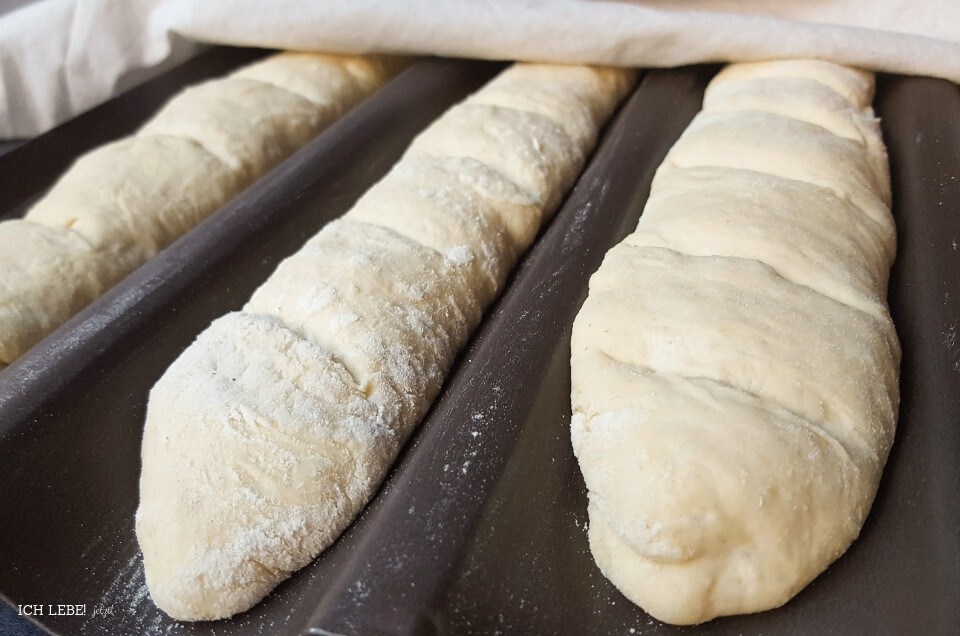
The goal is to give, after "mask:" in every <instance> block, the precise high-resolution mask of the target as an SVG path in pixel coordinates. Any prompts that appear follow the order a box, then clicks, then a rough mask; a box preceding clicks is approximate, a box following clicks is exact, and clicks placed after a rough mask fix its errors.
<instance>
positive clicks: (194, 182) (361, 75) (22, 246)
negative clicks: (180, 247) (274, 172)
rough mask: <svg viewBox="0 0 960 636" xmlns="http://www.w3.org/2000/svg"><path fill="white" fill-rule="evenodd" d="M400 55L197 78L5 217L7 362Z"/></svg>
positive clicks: (278, 61)
mask: <svg viewBox="0 0 960 636" xmlns="http://www.w3.org/2000/svg"><path fill="white" fill-rule="evenodd" d="M401 64H402V62H400V61H399V60H394V59H391V58H386V57H377V56H369V57H351V56H339V55H322V54H313V53H281V54H278V55H273V56H271V57H268V58H266V59H264V60H261V61H258V62H255V63H253V64H251V65H249V66H247V67H245V68H242V69H240V70H238V71H236V72H234V73H232V74H230V75H229V76H227V77H225V78H221V79H215V80H211V81H208V82H204V83H202V84H199V85H197V86H194V87H191V88H188V89H186V90H184V91H183V92H182V93H180V94H179V95H177V96H176V97H174V98H173V99H172V100H170V102H169V103H168V104H167V105H166V106H164V107H163V108H162V109H161V110H160V112H158V113H157V114H156V115H155V116H154V117H153V118H152V119H151V120H150V121H149V122H147V124H146V125H144V126H143V128H141V130H140V131H139V132H137V133H136V134H135V135H133V136H131V137H126V138H124V139H121V140H119V141H116V142H113V143H110V144H107V145H104V146H101V147H100V148H97V149H95V150H92V151H90V152H89V153H87V154H86V155H84V156H82V157H80V158H79V159H78V160H77V161H76V162H75V163H74V165H73V166H72V167H71V168H70V169H69V170H68V171H67V172H66V173H65V174H64V175H63V177H61V178H60V180H59V181H58V182H57V183H56V185H54V186H53V188H52V189H51V190H50V192H48V193H47V194H46V196H44V197H43V198H42V199H41V200H40V201H38V202H37V203H36V204H35V205H34V206H33V207H32V208H31V209H30V210H29V211H28V212H27V214H26V216H25V218H24V220H17V221H7V222H3V223H0V272H3V277H2V279H0V369H2V368H3V367H4V366H6V365H8V364H9V363H11V362H13V361H14V360H15V359H16V358H18V357H19V356H21V355H22V354H23V353H24V352H25V351H26V350H27V349H29V348H30V347H31V346H33V345H34V344H36V343H37V342H38V341H39V340H40V339H42V338H43V337H44V336H45V335H47V334H48V333H50V332H51V331H53V330H54V329H56V328H57V327H58V326H60V325H61V324H63V323H64V322H66V320H67V319H69V318H70V317H71V316H73V315H74V314H76V313H77V312H78V311H80V310H81V309H82V308H83V307H85V306H86V305H88V304H89V303H90V302H92V301H93V300H94V299H95V298H97V297H98V296H100V295H101V294H103V293H104V292H105V291H106V290H107V289H109V288H110V287H111V286H113V285H114V284H115V283H117V282H118V281H119V280H120V279H122V278H123V277H125V276H126V275H127V274H129V273H130V272H132V271H133V270H134V269H136V268H137V267H139V266H140V265H142V264H143V263H145V262H146V261H148V260H149V259H151V258H152V257H153V256H155V255H156V254H157V253H158V252H159V251H160V250H162V249H163V248H164V247H166V246H167V245H169V244H170V243H172V242H173V241H174V240H176V239H177V238H179V237H180V236H182V235H183V234H185V233H186V232H187V231H188V230H190V229H191V228H192V227H193V226H194V225H196V224H197V223H199V222H200V221H201V220H203V219H204V218H205V217H206V216H208V215H209V214H210V213H211V212H213V211H215V210H216V209H218V208H219V207H220V206H221V205H223V204H224V203H226V202H227V201H228V200H230V199H231V198H233V197H234V196H235V195H236V194H237V193H238V192H240V191H241V190H242V189H244V188H246V187H247V186H248V185H250V184H251V183H252V182H253V181H255V180H256V179H257V178H259V177H261V176H262V175H263V174H265V173H266V172H267V171H269V170H270V169H271V168H273V167H274V166H276V165H277V164H278V163H279V162H281V161H282V160H283V159H285V158H286V157H288V156H289V155H291V154H292V153H293V152H294V151H295V150H297V149H298V148H299V147H301V146H303V145H304V144H305V143H306V142H307V141H309V140H310V139H311V138H313V137H314V136H315V135H317V134H318V133H319V132H320V131H322V130H323V129H324V128H326V127H327V126H329V125H330V124H331V123H333V122H334V121H335V120H336V119H337V118H338V117H339V116H340V115H341V114H343V113H344V112H345V111H346V110H347V109H349V108H350V107H351V106H353V105H354V104H356V103H358V102H359V101H361V100H362V99H363V98H365V97H366V96H367V95H370V94H371V93H372V92H373V91H375V90H376V89H377V87H378V86H380V85H381V84H382V83H383V82H385V81H386V79H387V78H388V77H389V75H390V74H391V73H393V72H394V71H395V70H397V69H398V68H399V66H400V65H401Z"/></svg>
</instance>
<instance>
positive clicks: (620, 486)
mask: <svg viewBox="0 0 960 636" xmlns="http://www.w3.org/2000/svg"><path fill="white" fill-rule="evenodd" d="M871 96H872V78H871V77H870V76H869V75H868V74H866V73H862V72H860V71H854V70H852V69H845V68H843V67H839V66H835V65H831V64H827V63H824V62H803V61H790V62H767V63H751V64H742V65H738V64H735V65H731V66H728V67H727V68H726V69H724V70H723V71H721V72H720V73H719V74H718V75H717V77H716V78H715V79H714V80H713V82H712V83H711V85H710V86H709V87H708V89H707V91H706V97H705V101H704V110H703V112H702V113H701V114H699V115H698V116H697V117H696V118H695V119H694V121H693V122H692V123H691V125H690V126H689V128H688V129H687V131H685V132H684V134H683V135H682V136H681V137H680V139H679V140H678V142H677V143H676V145H675V146H674V147H673V148H672V149H671V151H670V152H669V153H668V154H667V157H666V159H665V160H664V163H663V164H662V165H661V167H660V169H659V170H658V172H657V174H656V176H655V178H654V181H653V185H652V187H651V193H650V197H649V200H648V202H647V205H646V208H645V209H644V213H643V216H642V217H641V220H640V223H639V224H638V226H637V229H636V231H635V232H634V233H633V234H631V235H630V236H628V237H627V238H626V239H625V240H624V241H623V242H621V243H620V244H619V245H617V246H615V247H614V248H612V249H611V250H610V251H609V252H608V253H607V255H606V257H605V258H604V261H603V264H602V265H601V267H600V269H599V270H598V271H597V272H596V273H595V274H594V275H593V277H592V278H591V280H590V288H589V294H588V297H587V300H586V302H585V303H584V305H583V307H582V309H581V311H580V313H579V314H578V316H577V318H576V321H575V323H574V328H573V334H572V340H571V372H572V392H571V401H572V406H573V417H572V420H571V437H572V441H573V448H574V451H575V454H576V456H577V458H578V461H579V463H580V467H581V470H582V472H583V475H584V479H585V481H586V485H587V488H588V491H589V507H588V511H589V517H590V527H589V528H590V529H589V539H590V547H591V551H592V552H593V555H594V557H595V559H596V562H597V565H598V566H599V567H600V569H601V571H602V572H603V573H604V575H605V576H606V577H607V578H608V579H610V580H611V581H612V582H613V583H614V584H615V585H616V586H617V587H618V588H619V589H620V591H621V592H623V593H624V595H626V596H627V598H629V599H630V600H631V601H633V602H634V603H636V604H638V605H640V606H641V607H642V608H643V609H645V610H646V611H647V612H649V613H650V614H651V615H653V616H654V617H656V618H659V619H660V620H663V621H666V622H670V623H678V624H690V623H699V622H703V621H706V620H710V619H711V618H714V617H716V616H723V615H728V614H737V613H749V612H757V611H761V610H764V609H770V608H773V607H777V606H779V605H782V604H783V603H785V602H786V601H788V600H789V599H790V598H791V597H793V596H794V595H795V594H796V593H797V592H798V591H799V590H800V589H802V588H803V587H804V586H805V585H806V584H807V583H809V582H810V581H811V580H812V579H813V578H814V577H816V576H817V575H818V574H819V573H820V572H822V571H823V570H824V569H825V568H826V567H827V566H828V565H829V564H830V563H831V562H833V561H834V560H835V559H836V558H838V557H839V556H840V555H841V554H842V553H843V552H844V551H845V550H846V549H847V547H848V546H849V545H850V543H851V542H852V541H853V540H854V539H855V538H856V537H857V535H858V534H859V532H860V528H861V526H862V525H863V521H864V519H865V517H866V515H867V513H868V512H869V509H870V505H871V503H872V501H873V497H874V494H875V492H876V489H877V485H878V483H879V480H880V475H881V471H882V470H883V466H884V463H885V462H886V458H887V454H888V452H889V450H890V446H891V444H892V442H893V435H894V429H895V426H896V418H897V409H898V405H899V387H898V375H899V360H900V349H899V343H898V340H897V336H896V332H895V331H894V328H893V323H892V321H891V319H890V316H889V312H888V311H887V307H886V292H887V280H888V275H889V269H890V265H891V263H892V260H893V257H894V254H895V251H896V244H895V230H894V224H893V219H892V217H891V215H890V210H889V201H890V192H889V174H888V168H887V159H886V153H885V150H884V148H883V145H882V143H881V141H880V138H879V132H878V129H877V126H876V120H875V118H874V117H873V113H872V111H871V110H870V108H869V102H870V99H871Z"/></svg>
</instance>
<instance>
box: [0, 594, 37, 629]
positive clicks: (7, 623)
mask: <svg viewBox="0 0 960 636" xmlns="http://www.w3.org/2000/svg"><path fill="white" fill-rule="evenodd" d="M0 636H45V634H44V632H43V630H41V629H38V628H37V627H36V626H35V625H34V624H33V623H31V622H30V621H28V620H27V619H25V618H23V617H22V616H18V615H17V610H16V608H13V607H10V606H9V605H7V604H6V603H4V602H3V601H0Z"/></svg>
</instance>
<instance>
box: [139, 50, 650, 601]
mask: <svg viewBox="0 0 960 636" xmlns="http://www.w3.org/2000/svg"><path fill="white" fill-rule="evenodd" d="M632 81H633V74H632V73H631V72H630V71H625V70H613V69H604V68H592V67H582V66H578V67H573V66H569V67H568V66H548V65H536V64H518V65H515V66H513V67H511V68H510V69H508V70H506V71H504V72H503V73H502V74H500V75H499V76H498V77H497V78H495V79H494V80H493V81H492V82H490V83H489V84H488V85H487V86H485V87H484V88H482V89H481V90H480V91H478V92H477V93H475V94H474V95H472V96H470V97H469V98H467V99H466V100H465V101H464V102H462V103H461V104H459V105H457V106H454V107H453V108H451V109H450V110H449V111H447V113H446V114H444V115H443V116H442V117H441V118H440V119H439V120H438V121H437V122H435V123H434V124H433V125H431V126H430V127H428V128H427V129H426V130H425V131H424V132H423V133H422V134H421V135H420V136H419V137H418V138H417V139H415V140H414V142H413V143H412V145H411V146H410V148H409V150H408V151H407V153H406V154H405V156H404V157H403V158H402V159H401V160H400V162H399V163H398V164H397V165H396V166H394V168H393V169H392V170H391V171H390V173H388V174H387V176H386V177H384V178H383V180H381V181H380V182H379V183H378V184H376V185H375V186H374V187H373V188H371V189H370V190H369V191H368V192H367V193H366V194H365V195H364V196H363V197H361V198H360V200H359V201H358V202H357V203H356V205H355V206H354V207H353V208H352V209H351V210H350V212H348V213H347V214H346V215H345V217H344V218H343V219H340V220H337V221H334V222H333V223H330V224H329V225H327V226H326V227H325V228H324V229H323V230H322V231H320V232H319V233H318V234H316V235H315V236H314V237H313V238H311V239H310V240H309V241H307V243H306V244H305V245H304V246H303V248H302V249H300V250H299V251H298V252H296V253H295V254H293V255H292V256H290V257H289V258H287V259H286V260H285V261H283V262H282V263H281V264H280V266H279V267H278V268H277V270H276V271H275V272H274V273H273V274H272V275H271V276H270V278H269V279H267V281H266V282H265V283H264V284H263V285H262V286H261V287H260V288H259V289H258V290H257V291H256V292H255V293H254V294H253V296H252V298H251V299H250V301H249V302H248V303H247V304H246V306H245V307H244V308H243V310H242V311H239V312H234V313H231V314H227V315H226V316H224V317H222V318H220V319H219V320H217V321H215V322H214V323H213V324H212V325H211V326H210V327H209V328H208V329H207V330H206V331H204V332H203V333H201V334H200V336H199V337H198V338H197V340H196V342H194V343H193V344H192V345H191V346H190V347H188V348H187V349H186V350H185V351H184V352H183V354H181V356H180V357H179V358H178V359H177V360H176V361H175V362H174V363H173V364H172V365H171V366H170V368H169V369H168V370H167V372H166V373H165V374H164V375H163V377H162V378H160V380H159V381H158V382H157V384H156V385H155V386H154V388H153V390H152V392H151V394H150V401H149V404H148V407H147V420H146V427H145V430H144V437H143V472H142V475H141V480H140V506H139V508H138V510H137V517H136V530H137V537H138V539H139V542H140V547H141V549H142V550H143V562H144V569H145V571H146V579H147V585H148V587H149V589H150V595H151V596H152V598H153V600H154V602H155V603H156V605H157V606H158V607H159V608H160V609H162V610H163V611H165V612H167V613H168V614H170V615H171V616H173V617H174V618H178V619H182V620H205V619H216V618H223V617H226V616H231V615H233V614H236V613H238V612H242V611H244V610H246V609H248V608H250V607H251V606H253V605H254V604H255V603H257V602H258V601H260V600H261V599H262V598H263V597H264V596H266V595H267V594H268V593H269V592H270V590H272V589H273V588H274V587H275V586H276V585H277V584H278V583H279V582H281V581H282V580H284V579H286V578H287V577H289V576H290V574H291V573H292V572H293V571H295V570H297V569H299V568H301V567H303V566H305V565H306V564H307V563H309V562H310V561H311V560H313V559H314V558H315V557H316V556H317V555H318V554H319V553H320V552H321V551H323V550H324V549H325V548H326V547H327V546H329V545H330V544H331V543H332V542H333V541H334V540H335V539H336V538H337V536H339V534H340V533H341V532H342V531H343V529H344V528H345V527H346V526H347V525H348V524H349V523H350V522H351V521H352V520H353V518H354V517H355V516H356V515H357V514H358V513H359V512H360V510H361V509H362V508H363V507H364V506H365V505H366V503H367V501H368V500H369V499H370V497H372V496H373V493H374V492H375V490H376V488H377V486H378V485H379V483H380V481H381V480H382V479H383V477H384V475H385V474H386V472H387V470H388V469H389V467H390V466H391V464H392V463H393V461H394V459H395V458H396V456H397V453H398V452H399V450H400V448H401V446H402V444H403V443H404V441H405V440H406V438H407V436H408V435H409V434H410V432H411V431H412V430H413V428H414V427H415V426H416V425H417V424H418V423H419V421H420V419H421V418H422V417H423V416H424V414H425V413H426V411H427V409H428V408H429V407H430V404H431V403H432V401H433V399H434V398H435V397H436V395H437V393H438V392H439V390H440V386H441V384H442V383H443V380H444V377H445V376H446V374H447V371H448V370H449V368H450V365H451V364H452V362H453V359H454V357H455V355H456V353H457V351H458V350H459V349H460V348H461V347H462V346H463V345H464V344H465V343H466V341H467V338H468V337H469V336H470V333H471V331H472V330H473V329H474V328H475V327H476V326H477V324H478V323H479V322H480V319H481V316H482V314H483V310H484V308H485V307H486V306H487V305H488V304H489V303H490V302H491V301H492V300H493V299H494V298H495V297H496V295H497V293H498V291H499V290H500V288H501V287H502V286H503V284H504V281H505V280H506V278H507V275H508V273H509V272H510V269H511V268H512V267H513V265H514V263H515V262H516V260H517V259H518V258H519V256H520V255H521V254H522V253H523V252H524V251H525V250H526V249H527V248H528V247H529V245H530V244H531V242H532V241H533V239H534V237H535V236H536V234H537V231H538V230H539V228H540V226H541V224H542V223H543V222H544V221H546V220H547V219H548V218H549V217H550V216H551V215H552V214H553V212H554V209H555V208H556V206H557V205H558V203H559V201H560V200H561V198H562V196H563V194H564V192H566V191H567V190H568V189H569V188H570V187H571V186H572V185H573V182H574V180H575V178H576V176H577V174H578V173H579V171H580V169H581V167H582V165H583V162H584V158H585V157H586V156H587V155H588V154H589V153H590V151H591V150H592V148H593V145H594V143H595V140H596V138H597V134H598V132H599V130H600V128H601V127H602V126H603V124H604V122H605V121H606V120H607V119H608V118H609V117H610V115H611V114H612V112H613V110H614V109H615V107H616V105H617V103H618V102H619V101H620V99H622V98H623V96H624V95H625V94H626V92H627V91H628V89H629V88H630V86H631V85H632Z"/></svg>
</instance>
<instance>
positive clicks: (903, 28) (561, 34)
mask: <svg viewBox="0 0 960 636" xmlns="http://www.w3.org/2000/svg"><path fill="white" fill-rule="evenodd" d="M23 2H24V0H15V1H14V5H13V6H14V7H16V8H14V9H13V10H10V11H7V12H6V13H3V14H0V138H10V137H18V136H31V135H35V134H37V133H40V132H42V131H44V130H47V129H49V128H51V127H52V126H54V125H56V124H57V123H59V122H61V121H63V120H65V119H67V118H69V117H72V116H74V115H76V114H78V113H80V112H82V111H84V110H86V109H88V108H90V107H92V106H94V105H96V104H98V103H100V102H102V101H105V100H106V99H108V98H110V97H111V96H112V95H114V94H116V93H118V92H120V91H122V90H124V89H126V88H129V87H130V86H132V85H134V84H136V83H138V82H139V81H143V80H144V79H146V78H147V77H149V76H150V75H151V74H154V73H157V72H159V71H160V70H162V69H163V68H166V67H168V66H170V65H171V64H174V63H177V62H179V61H181V60H183V59H184V58H185V57H187V56H189V55H191V54H192V53H194V52H196V51H197V50H198V43H201V42H204V43H221V44H235V45H250V46H265V47H271V48H285V49H307V50H324V51H336V52H350V53H361V52H392V53H418V54H437V55H448V56H462V57H476V58H487V59H519V60H539V61H553V62H577V63H601V64H613V65H623V66H654V67H668V66H677V65H683V64H690V63H695V62H707V61H747V60H760V59H776V58H790V57H803V58H819V59H824V60H830V61H833V62H838V63H842V64H848V65H852V66H859V67H863V68H866V69H871V70H878V71H890V72H895V73H906V74H914V75H930V76H934V77H941V78H946V79H949V80H951V81H954V82H960V2H956V1H955V0H925V1H924V2H915V1H910V0H874V1H873V2H870V3H865V2H863V1H862V0H817V1H816V2H810V1H809V0H620V1H617V0H485V1H484V2H476V1H475V0H404V1H402V2H398V1H396V0H352V1H351V2H342V1H338V0H204V2H196V0H40V1H35V2H32V3H30V4H27V5H25V6H23Z"/></svg>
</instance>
